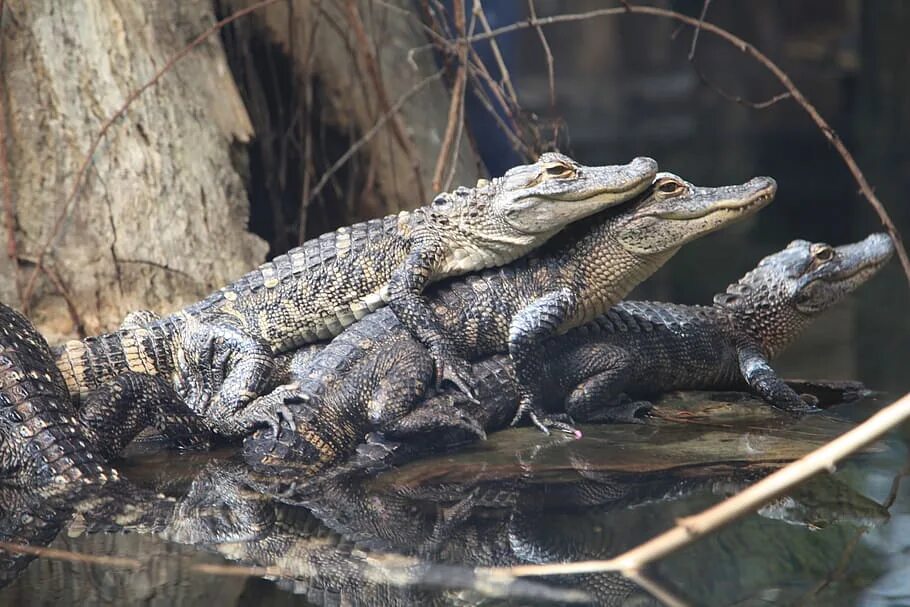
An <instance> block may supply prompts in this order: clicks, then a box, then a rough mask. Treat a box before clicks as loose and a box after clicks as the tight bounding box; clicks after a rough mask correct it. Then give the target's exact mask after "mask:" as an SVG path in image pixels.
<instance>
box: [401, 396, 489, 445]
mask: <svg viewBox="0 0 910 607" xmlns="http://www.w3.org/2000/svg"><path fill="white" fill-rule="evenodd" d="M458 400H459V399H458V398H457V397H453V396H449V395H445V396H441V397H437V398H433V399H431V400H429V401H427V402H426V403H425V404H423V405H421V406H419V407H418V408H416V409H414V410H413V411H411V412H410V413H408V414H407V415H405V416H404V417H402V418H400V419H398V420H396V421H395V422H394V424H392V425H391V426H390V427H387V428H385V429H384V431H385V433H386V434H387V435H389V436H392V437H394V438H406V437H410V436H413V437H417V438H418V439H419V438H421V437H424V436H426V435H427V434H433V433H436V432H445V431H452V430H456V431H460V432H464V433H465V434H467V435H468V436H470V437H473V438H477V439H479V440H486V438H487V434H486V431H485V430H484V427H483V424H482V423H481V422H480V421H479V420H478V419H477V418H475V417H474V416H473V415H471V414H470V413H468V412H467V411H465V410H464V409H462V408H460V407H458V406H457V401H458Z"/></svg>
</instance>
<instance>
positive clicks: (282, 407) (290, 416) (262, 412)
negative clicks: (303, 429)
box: [236, 384, 306, 440]
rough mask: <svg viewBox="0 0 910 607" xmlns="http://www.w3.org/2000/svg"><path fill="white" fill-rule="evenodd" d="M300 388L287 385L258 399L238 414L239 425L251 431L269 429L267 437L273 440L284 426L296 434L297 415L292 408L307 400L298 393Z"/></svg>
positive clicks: (295, 385)
mask: <svg viewBox="0 0 910 607" xmlns="http://www.w3.org/2000/svg"><path fill="white" fill-rule="evenodd" d="M298 388H299V386H298V384H285V385H283V386H278V387H277V388H275V389H274V390H272V391H271V392H269V393H268V394H266V395H265V396H261V397H259V398H257V399H256V400H254V401H253V402H252V403H250V404H249V405H247V407H246V408H244V410H243V411H241V412H240V413H239V414H237V416H236V420H237V423H238V424H240V425H242V426H245V427H248V428H251V429H253V428H257V427H265V428H268V433H267V434H266V435H265V436H266V438H269V439H271V440H275V439H277V438H278V434H279V432H281V428H282V426H285V427H287V428H289V429H290V430H291V432H296V431H297V422H296V421H295V419H296V415H295V414H294V411H293V410H292V408H291V406H295V405H300V404H302V403H303V402H305V400H306V399H305V397H302V395H301V394H300V393H299V392H298V391H297V390H298ZM289 405H291V406H289ZM295 408H296V407H295Z"/></svg>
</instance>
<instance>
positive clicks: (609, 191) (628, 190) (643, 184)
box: [544, 179, 651, 202]
mask: <svg viewBox="0 0 910 607" xmlns="http://www.w3.org/2000/svg"><path fill="white" fill-rule="evenodd" d="M649 185H651V182H650V181H647V180H644V179H643V180H642V181H640V182H639V183H636V184H633V185H630V186H627V187H623V186H615V187H605V188H601V189H599V190H597V191H595V192H593V193H591V194H588V195H587V196H583V197H581V198H567V197H560V195H559V194H554V195H553V196H544V197H545V198H547V199H548V200H555V201H566V202H588V201H591V200H594V199H595V198H597V197H598V196H604V195H610V196H615V195H618V194H619V195H628V196H635V195H636V194H640V193H641V192H643V191H644V190H645V188H647V187H648V186H649Z"/></svg>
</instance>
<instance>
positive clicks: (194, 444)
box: [78, 372, 210, 459]
mask: <svg viewBox="0 0 910 607" xmlns="http://www.w3.org/2000/svg"><path fill="white" fill-rule="evenodd" d="M78 415H79V421H80V423H81V424H82V425H83V426H84V427H85V428H86V430H87V431H88V434H89V436H90V438H91V439H92V442H93V443H94V444H95V446H96V447H97V448H98V450H99V451H100V452H101V454H102V455H103V456H104V457H105V458H106V459H110V458H112V457H114V456H116V455H117V454H119V453H120V451H122V450H123V448H124V447H126V446H127V445H128V444H129V443H130V442H131V441H132V440H133V439H134V438H135V437H136V435H138V434H139V432H141V431H142V430H143V429H145V428H147V427H149V426H154V427H155V428H157V429H158V431H159V432H161V433H162V434H163V435H164V436H166V437H167V438H169V439H171V440H172V441H174V442H175V443H176V444H177V445H178V446H180V447H183V448H203V447H207V446H208V439H209V437H210V433H209V431H208V430H207V429H206V427H205V425H204V423H203V421H202V420H201V419H200V418H199V416H198V415H196V414H195V413H194V412H193V411H192V410H191V409H190V408H189V407H187V406H186V405H185V404H184V403H183V399H181V398H180V396H179V395H178V394H177V392H176V391H175V390H174V388H173V387H172V386H171V385H170V384H169V383H168V382H167V381H165V380H164V379H162V378H160V377H156V376H153V375H145V374H143V373H133V372H127V373H123V374H122V375H119V376H117V377H116V378H115V379H114V380H112V381H111V382H110V383H108V384H106V385H105V386H104V387H102V388H100V389H98V390H95V391H94V392H92V393H91V394H89V396H88V397H87V398H86V400H85V403H84V404H83V405H82V407H81V408H80V409H79V414H78Z"/></svg>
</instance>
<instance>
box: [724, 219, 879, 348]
mask: <svg viewBox="0 0 910 607" xmlns="http://www.w3.org/2000/svg"><path fill="white" fill-rule="evenodd" d="M893 253H894V244H893V243H892V242H891V238H890V237H889V236H888V235H887V234H881V233H880V234H872V235H871V236H869V237H867V238H865V239H864V240H861V241H859V242H854V243H852V244H847V245H843V246H839V247H832V246H830V245H827V244H825V243H823V242H814V243H813V242H808V241H806V240H794V241H793V242H791V243H790V244H789V245H787V248H786V249H784V250H782V251H778V252H777V253H774V254H773V255H769V256H768V257H765V258H764V259H762V260H761V261H760V262H759V263H758V266H757V267H756V268H755V269H754V270H752V271H750V272H749V273H748V274H746V275H745V276H743V277H742V278H741V279H739V281H737V282H735V283H734V284H732V285H730V286H729V287H727V290H726V291H725V292H724V293H720V294H718V295H715V297H714V303H715V305H718V306H723V307H724V308H726V309H728V310H730V311H732V312H733V313H734V316H735V317H736V318H737V319H739V321H740V323H741V324H742V326H743V327H744V328H745V329H746V330H747V331H749V332H750V334H752V335H753V337H755V338H757V339H758V340H759V341H760V343H762V344H763V345H764V347H765V349H766V350H767V352H768V355H769V356H773V355H774V354H775V353H777V352H780V351H781V350H782V349H783V348H785V347H786V346H787V345H788V344H789V343H790V342H791V341H792V340H793V338H794V337H796V336H797V335H798V334H799V331H800V330H801V329H802V328H803V327H805V326H806V325H808V324H809V322H811V321H812V320H813V319H814V318H815V317H817V316H818V315H819V314H821V313H822V312H824V311H825V310H827V309H828V308H830V307H831V306H833V305H834V304H836V303H837V302H839V301H840V300H841V299H843V298H844V297H845V296H846V295H847V294H848V293H850V292H852V291H854V290H855V289H856V288H857V287H859V286H860V285H862V284H863V283H865V282H866V281H867V280H869V278H871V277H872V276H873V275H875V273H876V272H878V271H879V270H880V269H881V268H882V266H884V265H885V263H887V261H888V260H889V259H890V258H891V255H892V254H893Z"/></svg>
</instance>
